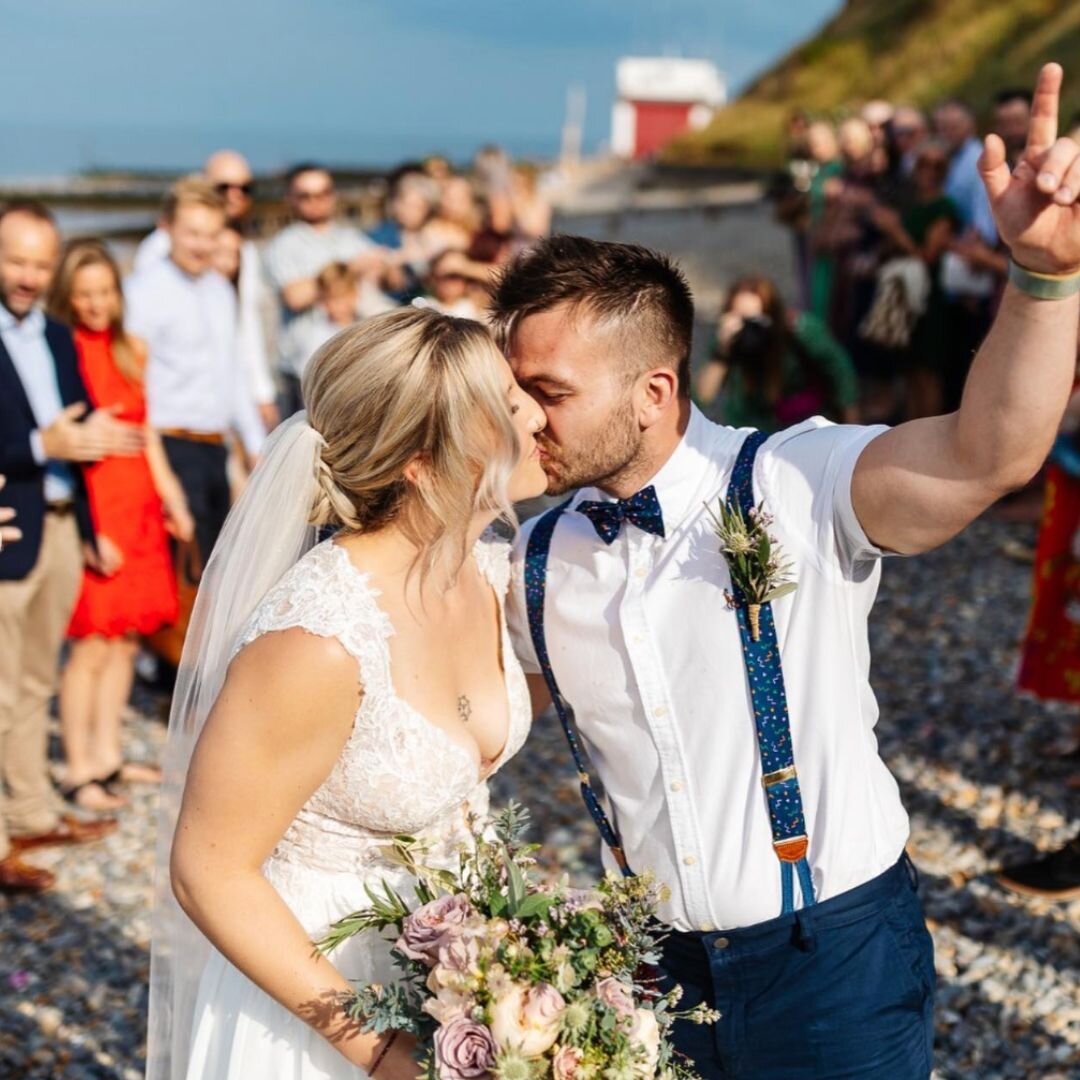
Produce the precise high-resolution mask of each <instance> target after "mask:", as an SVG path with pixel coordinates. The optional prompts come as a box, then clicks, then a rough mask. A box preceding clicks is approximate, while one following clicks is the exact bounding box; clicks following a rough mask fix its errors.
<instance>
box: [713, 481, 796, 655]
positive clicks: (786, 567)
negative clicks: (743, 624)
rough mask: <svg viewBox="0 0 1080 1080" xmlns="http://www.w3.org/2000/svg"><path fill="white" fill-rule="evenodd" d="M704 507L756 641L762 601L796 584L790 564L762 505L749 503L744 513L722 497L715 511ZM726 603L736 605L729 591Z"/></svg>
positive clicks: (778, 597)
mask: <svg viewBox="0 0 1080 1080" xmlns="http://www.w3.org/2000/svg"><path fill="white" fill-rule="evenodd" d="M705 509H706V512H707V513H708V515H709V517H710V518H711V519H712V523H713V532H714V533H715V534H716V538H717V539H718V540H719V541H720V554H721V555H722V556H723V557H724V561H725V562H726V563H727V565H728V571H729V573H730V574H731V582H732V584H733V585H734V586H735V588H736V590H737V592H738V593H740V594H741V598H742V600H743V602H744V603H745V604H746V608H747V615H748V617H749V620H750V634H751V636H752V637H753V639H754V641H757V640H758V639H759V638H760V636H761V608H762V605H764V604H769V603H772V601H773V600H779V599H780V597H781V596H786V595H787V594H788V593H790V592H793V591H794V590H795V588H796V583H795V581H794V580H792V578H791V571H792V567H793V564H792V563H791V561H790V560H789V559H787V558H785V557H784V556H783V555H782V554H781V551H780V545H779V542H778V541H777V539H776V537H775V536H772V535H771V534H770V533H769V526H770V525H771V524H772V520H773V519H772V516H771V515H769V514H767V513H766V512H765V510H764V508H763V507H761V506H758V507H752V508H751V509H750V511H749V512H748V513H747V514H745V515H744V514H743V512H742V510H741V509H740V508H739V507H737V506H728V505H727V503H725V502H724V501H723V500H721V501H720V502H719V503H718V505H717V509H716V510H715V511H713V510H712V509H711V508H710V507H708V506H706V507H705ZM728 603H729V604H731V605H732V606H735V605H736V603H737V601H736V599H735V597H734V596H731V595H729V596H728Z"/></svg>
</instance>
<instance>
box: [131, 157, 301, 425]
mask: <svg viewBox="0 0 1080 1080" xmlns="http://www.w3.org/2000/svg"><path fill="white" fill-rule="evenodd" d="M202 175H203V176H204V177H205V178H206V180H207V181H208V182H209V183H210V184H212V185H213V188H214V190H215V191H216V192H217V193H218V194H219V195H220V196H221V197H222V199H224V200H225V217H226V219H227V221H228V222H229V224H230V225H231V226H232V227H234V228H235V229H236V230H237V231H238V232H239V233H240V234H241V236H243V237H244V240H243V242H242V243H241V245H240V266H239V273H238V275H237V277H236V291H237V299H238V306H237V328H236V351H237V354H238V356H239V358H240V363H241V365H242V366H243V368H244V370H245V371H246V372H247V376H248V380H249V382H250V384H251V392H252V394H253V395H254V396H255V402H256V404H257V405H258V407H259V415H260V416H261V417H262V421H263V424H264V426H265V427H266V430H267V431H270V430H272V429H273V428H274V426H275V425H276V424H277V422H278V420H279V419H280V416H279V413H278V406H277V387H276V386H275V385H274V379H273V376H272V375H271V372H270V359H269V350H268V344H267V340H266V337H267V335H266V327H265V314H264V313H265V308H266V303H267V300H268V299H269V297H268V296H267V295H266V292H267V290H266V282H265V278H264V276H263V270H262V259H261V258H260V257H259V251H258V248H256V246H255V242H254V241H253V240H250V239H247V236H248V235H249V218H250V216H251V210H252V207H253V206H254V199H253V198H252V192H253V191H254V188H255V179H254V177H253V176H252V173H251V166H250V165H249V164H248V162H247V158H245V157H244V156H243V154H239V153H237V152H236V151H235V150H217V151H215V152H214V153H213V154H211V155H210V156H209V157H208V158H207V159H206V164H205V165H204V166H203V171H202ZM170 246H171V241H170V239H169V230H168V228H167V226H166V225H165V224H164V223H160V224H159V225H158V227H157V228H156V229H154V231H153V232H152V233H150V234H149V236H147V237H145V238H144V239H143V241H142V243H140V244H139V247H138V249H137V250H136V252H135V263H134V268H135V270H144V269H146V268H148V267H150V266H152V265H153V264H154V263H156V262H161V261H163V260H164V259H167V258H168V257H169V248H170Z"/></svg>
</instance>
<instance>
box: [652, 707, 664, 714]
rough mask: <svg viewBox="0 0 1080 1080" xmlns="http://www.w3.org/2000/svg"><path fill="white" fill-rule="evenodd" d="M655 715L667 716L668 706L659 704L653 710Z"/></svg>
mask: <svg viewBox="0 0 1080 1080" xmlns="http://www.w3.org/2000/svg"><path fill="white" fill-rule="evenodd" d="M652 714H653V716H667V706H666V705H657V706H656V708H655V709H653V711H652Z"/></svg>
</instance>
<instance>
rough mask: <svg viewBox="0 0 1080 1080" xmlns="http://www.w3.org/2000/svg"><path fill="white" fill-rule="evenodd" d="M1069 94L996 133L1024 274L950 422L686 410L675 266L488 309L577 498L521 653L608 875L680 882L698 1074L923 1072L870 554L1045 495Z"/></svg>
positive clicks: (561, 279) (527, 617)
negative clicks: (768, 426)
mask: <svg viewBox="0 0 1080 1080" xmlns="http://www.w3.org/2000/svg"><path fill="white" fill-rule="evenodd" d="M1060 82H1061V71H1060V68H1058V67H1057V66H1056V65H1050V66H1048V67H1047V68H1046V69H1044V71H1043V73H1042V75H1041V76H1040V84H1039V92H1038V94H1037V95H1036V106H1035V112H1036V119H1035V121H1033V124H1032V135H1031V139H1030V141H1029V144H1028V149H1027V151H1026V155H1025V162H1024V163H1022V164H1021V166H1019V167H1018V168H1017V169H1016V170H1015V171H1014V172H1013V173H1012V174H1011V175H1010V173H1009V169H1008V167H1007V165H1006V163H1005V150H1004V146H1003V145H1002V143H1001V141H1000V140H999V139H997V138H996V137H991V139H990V140H988V143H987V148H986V152H985V154H984V157H983V161H982V165H981V168H982V174H983V178H984V181H985V184H986V187H987V190H988V192H989V196H990V200H991V203H992V205H993V207H994V212H995V215H996V218H997V225H998V227H999V228H1000V230H1001V233H1002V236H1003V237H1004V238H1005V239H1006V241H1007V242H1008V243H1009V244H1010V245H1011V247H1012V252H1013V258H1014V259H1015V266H1014V268H1013V271H1012V274H1011V279H1012V281H1013V284H1012V285H1011V286H1010V288H1009V289H1008V291H1007V293H1006V295H1005V298H1004V300H1003V303H1002V308H1001V313H1000V316H999V318H998V320H997V323H996V325H995V327H994V330H993V331H992V333H991V334H990V336H989V338H988V339H987V341H986V343H985V345H984V347H983V348H982V350H981V351H980V354H979V356H978V358H977V360H976V362H975V364H974V366H973V368H972V373H971V377H970V380H969V383H968V387H967V391H966V395H965V398H964V403H963V406H962V408H961V409H960V410H959V412H957V413H955V414H953V415H951V416H947V417H936V418H933V419H928V420H920V421H916V422H913V423H910V424H906V425H903V426H901V427H898V428H895V429H893V430H889V429H887V428H884V427H875V428H860V427H842V426H841V427H837V426H833V425H830V424H827V423H826V422H824V421H821V420H813V421H808V422H807V423H805V424H802V425H799V426H798V427H796V428H793V429H791V430H788V431H785V432H781V433H780V434H778V435H775V436H773V437H772V438H770V439H768V440H767V441H765V442H764V445H762V446H761V448H760V453H758V454H757V457H756V463H755V458H754V456H753V454H754V452H756V449H757V447H758V446H759V445H760V439H759V437H758V436H748V434H747V432H745V431H735V430H732V429H727V428H723V427H719V426H717V425H714V424H711V423H710V422H709V421H707V420H706V419H705V418H704V417H703V416H702V415H701V414H700V413H699V412H697V410H695V409H694V407H693V406H692V404H691V402H690V398H689V375H690V371H689V354H690V337H691V332H692V325H693V305H692V301H691V297H690V293H689V289H688V288H687V286H686V283H685V280H684V279H683V277H682V275H681V274H680V273H679V271H678V270H677V269H676V268H675V267H674V266H673V265H672V264H671V263H670V262H669V261H668V260H666V259H665V258H664V257H663V256H658V255H655V254H653V253H651V252H648V251H646V250H645V249H642V248H637V247H630V246H625V245H618V244H603V243H597V242H594V241H590V240H585V239H582V238H576V237H555V238H553V239H551V240H549V241H544V242H542V243H540V244H539V245H537V246H536V247H535V248H533V249H532V250H531V251H529V252H526V253H524V254H523V255H522V256H520V257H519V258H518V260H517V261H516V262H515V263H513V264H512V265H511V266H510V268H509V269H508V270H507V272H506V274H505V275H504V277H503V279H502V280H501V282H500V285H499V287H498V289H497V290H496V294H495V297H494V302H493V307H492V315H493V322H494V325H495V326H496V328H497V331H498V333H499V335H500V337H501V340H502V343H503V345H504V348H505V349H506V352H507V355H508V356H509V359H510V361H511V363H512V365H513V367H514V370H515V374H516V375H517V378H518V379H519V381H520V382H521V384H522V386H524V387H525V388H526V389H527V390H529V391H530V392H531V393H532V394H533V396H534V397H535V398H536V400H537V401H538V402H539V403H540V404H541V405H542V406H543V408H544V410H545V413H546V414H547V418H548V426H547V428H546V429H545V431H544V432H543V433H542V434H541V436H540V437H539V441H540V444H541V452H542V455H543V460H544V467H545V471H546V472H547V474H548V478H549V488H548V492H549V494H551V495H560V494H565V493H568V492H571V491H575V489H577V490H576V494H573V495H572V496H570V499H569V500H568V502H567V504H566V505H565V507H564V508H563V509H562V511H561V513H560V512H558V511H556V512H549V515H544V516H542V517H541V518H539V519H536V520H534V521H533V522H530V523H528V524H527V525H526V526H525V527H524V528H523V530H522V534H521V536H520V538H519V541H518V544H517V547H516V553H515V575H514V578H515V580H514V588H513V590H512V594H511V598H510V602H509V616H510V620H511V626H512V629H513V633H514V638H515V645H516V648H517V651H518V652H519V655H520V656H521V657H522V660H523V663H524V664H525V666H526V668H527V670H531V672H532V673H533V674H532V675H531V676H530V682H531V686H532V689H533V691H534V700H535V703H536V705H537V708H542V707H543V706H544V705H545V704H546V703H547V702H548V701H550V700H551V697H550V692H551V691H552V690H553V689H554V690H555V691H556V692H557V696H556V706H557V707H560V706H561V705H562V703H563V702H566V703H568V705H569V707H570V709H572V711H573V716H572V717H571V716H570V714H569V710H567V709H561V712H563V713H564V714H565V717H561V719H564V723H565V726H566V727H567V729H568V734H570V735H571V737H572V739H573V737H574V732H575V721H576V730H578V731H580V734H581V736H582V737H583V738H584V740H585V741H586V742H587V744H588V748H589V756H590V757H591V759H592V762H593V764H594V765H595V769H596V772H597V774H598V776H599V779H600V780H601V781H602V782H603V786H604V789H605V792H606V796H607V810H606V812H605V811H604V810H603V809H602V807H601V806H600V804H596V805H595V806H593V807H590V813H592V814H593V816H594V819H595V820H596V822H597V825H598V826H599V828H600V831H601V835H602V836H603V837H604V838H605V841H606V843H607V849H606V850H605V853H604V857H605V862H606V863H607V865H608V866H609V867H612V868H614V867H615V866H616V865H619V866H622V865H623V864H627V865H628V866H629V868H630V869H632V870H633V871H646V870H649V871H652V872H654V873H655V874H656V875H657V877H658V878H659V879H660V880H662V881H663V882H664V883H665V884H666V885H667V886H669V888H670V890H671V896H670V900H669V901H668V902H667V903H666V904H665V906H664V908H663V910H662V912H661V914H662V916H663V917H664V918H665V919H666V920H667V921H669V922H670V923H671V924H672V926H673V927H674V932H673V933H672V934H671V936H670V937H669V939H668V941H667V943H666V945H665V950H664V971H663V974H664V976H665V978H666V979H667V980H668V981H669V983H670V982H672V981H675V982H678V983H680V984H682V985H683V987H684V990H685V997H684V999H683V1005H684V1006H687V1005H691V1006H692V1005H694V1004H696V1003H698V1002H706V1003H707V1004H708V1005H710V1006H712V1007H714V1008H716V1009H718V1010H719V1011H720V1012H721V1014H722V1016H721V1019H720V1021H719V1022H718V1023H717V1024H716V1025H715V1026H714V1027H712V1028H711V1029H710V1028H707V1027H692V1026H689V1025H681V1024H680V1025H678V1026H677V1028H676V1031H677V1041H678V1043H679V1045H680V1048H681V1049H682V1050H683V1052H684V1053H686V1054H687V1055H688V1056H690V1057H691V1058H692V1059H693V1062H694V1066H695V1068H696V1070H697V1071H698V1072H699V1073H700V1074H701V1075H702V1076H703V1077H706V1078H713V1077H717V1078H718V1077H722V1076H723V1077H726V1076H731V1075H740V1076H753V1077H754V1078H755V1080H781V1078H783V1080H790V1078H797V1077H807V1078H809V1077H814V1078H815V1080H825V1078H827V1077H839V1076H844V1077H852V1078H854V1077H859V1078H865V1080H870V1078H874V1080H879V1078H882V1077H888V1078H889V1080H926V1077H928V1076H929V1074H930V1071H931V1067H932V1065H931V1049H932V1041H933V1012H932V1003H933V983H934V969H933V948H932V942H931V940H930V937H929V934H928V932H927V930H926V927H925V922H924V919H923V916H922V911H921V907H920V905H919V902H918V898H917V896H916V892H915V881H916V878H915V874H914V870H913V868H912V867H911V864H910V861H908V860H907V859H906V856H905V855H904V845H905V843H906V840H907V836H908V822H907V817H906V814H905V812H904V809H903V807H902V805H901V803H900V799H899V793H898V790H897V786H896V783H895V782H894V780H893V779H892V777H891V776H890V774H889V772H888V770H887V769H886V767H885V765H884V763H883V762H882V761H881V759H880V757H879V756H878V753H877V747H876V741H875V738H874V733H873V728H874V724H875V721H876V718H877V707H876V703H875V701H874V696H873V693H872V691H871V688H870V683H869V664H870V655H869V648H868V641H867V619H868V616H869V612H870V609H871V607H872V604H873V600H874V595H875V592H876V588H877V582H878V576H879V572H880V569H879V568H880V556H881V555H882V554H884V553H885V552H886V551H888V552H896V553H904V554H915V553H918V552H922V551H926V550H929V549H930V548H933V547H936V546H938V545H939V544H941V543H943V542H944V541H946V540H947V539H949V538H950V537H952V536H954V535H955V534H956V533H958V532H959V531H960V530H961V529H963V528H964V527H965V526H966V525H967V524H968V523H970V522H971V521H972V520H973V519H974V518H975V517H977V516H978V515H979V514H980V513H981V512H982V511H983V510H985V509H986V508H987V507H988V506H990V505H991V504H992V503H993V502H994V501H996V499H998V498H999V497H1000V496H1001V495H1003V494H1004V493H1006V492H1008V491H1010V490H1012V489H1014V488H1016V487H1017V486H1019V485H1021V484H1023V483H1025V482H1026V481H1027V480H1028V479H1029V478H1030V476H1032V475H1033V474H1034V473H1035V472H1036V471H1037V470H1038V468H1039V467H1040V466H1041V464H1042V461H1043V459H1044V458H1045V456H1046V453H1047V452H1048V450H1049V448H1050V445H1051V443H1052V441H1053V438H1054V433H1055V431H1056V429H1057V425H1058V421H1059V420H1060V417H1061V415H1062V412H1063V410H1064V407H1065V403H1066V401H1067V399H1068V397H1069V392H1070V389H1071V386H1072V382H1073V372H1074V367H1075V345H1076V327H1077V321H1078V311H1080V305H1078V302H1077V294H1078V293H1080V209H1078V207H1077V206H1076V199H1077V196H1078V193H1080V147H1077V145H1076V144H1075V143H1072V142H1071V141H1070V140H1057V138H1056V127H1057V101H1058V94H1059V88H1060ZM988 418H993V419H992V421H990V423H989V424H988ZM748 481H752V500H753V502H752V503H744V505H746V506H749V505H755V504H760V503H764V505H765V509H766V511H767V512H768V513H769V514H771V515H772V516H773V518H774V521H773V523H772V525H771V527H770V532H772V533H773V534H774V535H775V539H776V541H777V542H778V543H779V545H780V548H781V549H782V554H783V555H784V556H785V557H786V558H788V559H790V560H791V562H792V574H793V576H794V578H795V579H796V582H797V588H796V590H795V591H794V593H791V594H789V595H787V596H785V597H784V598H783V599H778V600H776V601H775V602H774V603H772V604H771V605H766V609H765V611H764V612H763V613H762V616H761V625H762V628H763V630H762V637H761V639H760V641H763V642H764V643H765V644H764V646H761V645H760V642H759V640H758V639H757V638H755V636H754V634H753V631H752V629H749V628H748V627H749V625H750V620H749V619H748V614H749V612H748V609H747V606H746V604H745V602H744V601H745V597H743V596H742V595H741V594H740V592H739V590H738V588H736V586H735V584H734V583H733V582H732V579H731V576H730V575H729V572H728V568H727V565H726V563H725V561H724V559H723V557H722V556H721V554H720V551H719V544H718V541H717V539H716V537H715V536H714V533H713V526H712V524H711V521H710V517H709V515H708V513H707V510H706V507H710V508H712V509H713V510H715V509H716V507H717V505H718V503H719V502H720V501H721V500H723V499H724V498H725V497H727V496H729V495H731V494H734V493H735V492H736V491H737V492H739V493H740V494H742V495H746V494H747V493H748V492H750V490H751V489H750V484H749V482H748ZM545 549H546V550H545ZM732 592H734V594H735V596H734V600H735V606H734V607H733V606H732V604H731V599H732V598H731V597H730V596H729V594H730V593H732ZM773 625H775V638H773V637H771V634H772V632H773V631H772V627H773ZM781 668H782V670H781ZM785 686H786V694H785V692H784V687H785ZM571 745H572V746H573V745H574V743H573V741H572V743H571ZM575 753H576V751H575ZM767 755H768V756H769V757H773V758H774V760H775V758H776V755H779V760H780V761H781V762H786V763H785V764H783V767H781V768H775V765H769V763H768V757H767ZM578 767H579V771H580V772H581V773H582V775H583V777H584V778H585V781H584V782H585V784H586V785H588V786H589V787H590V788H591V785H589V782H588V779H587V765H586V764H585V762H584V760H583V759H582V760H581V761H580V763H579V766H578ZM777 792H781V793H782V796H783V798H782V800H781V801H780V802H774V797H775V795H776V793H777ZM796 804H797V811H798V812H797V814H791V813H789V811H790V810H791V807H792V806H795V805H796ZM793 822H797V825H798V828H797V831H795V832H785V831H784V830H785V829H786V828H788V826H790V825H791V824H792V823H793ZM793 864H794V865H797V866H798V867H799V879H798V892H797V894H796V892H795V885H794V873H793V870H792V867H793Z"/></svg>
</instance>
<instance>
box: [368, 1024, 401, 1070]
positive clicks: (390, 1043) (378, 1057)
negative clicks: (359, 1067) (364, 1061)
mask: <svg viewBox="0 0 1080 1080" xmlns="http://www.w3.org/2000/svg"><path fill="white" fill-rule="evenodd" d="M397 1037H398V1033H397V1032H396V1031H392V1032H390V1038H389V1039H387V1040H386V1043H385V1045H384V1046H383V1048H382V1049H381V1050H380V1051H379V1052H378V1054H376V1055H375V1060H374V1061H373V1062H372V1063H371V1068H370V1069H368V1076H370V1077H372V1078H374V1076H375V1070H376V1069H378V1067H379V1066H380V1065H381V1064H382V1060H383V1058H384V1057H386V1055H387V1054H388V1053H390V1047H391V1046H393V1045H394V1043H395V1041H396V1040H397Z"/></svg>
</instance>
